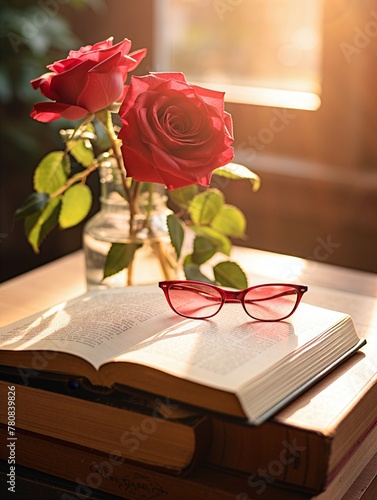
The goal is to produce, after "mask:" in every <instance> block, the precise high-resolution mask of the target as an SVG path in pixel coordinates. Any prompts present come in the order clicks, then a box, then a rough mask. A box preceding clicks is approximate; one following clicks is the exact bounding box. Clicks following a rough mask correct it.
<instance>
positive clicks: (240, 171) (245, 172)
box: [212, 163, 261, 192]
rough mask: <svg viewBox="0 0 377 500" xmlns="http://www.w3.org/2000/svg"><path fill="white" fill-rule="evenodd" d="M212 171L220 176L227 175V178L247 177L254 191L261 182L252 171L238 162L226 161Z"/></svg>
mask: <svg viewBox="0 0 377 500" xmlns="http://www.w3.org/2000/svg"><path fill="white" fill-rule="evenodd" d="M212 173H213V174H215V175H219V176H221V177H227V178H228V179H235V180H237V179H247V180H249V181H250V182H251V186H252V190H253V191H254V192H255V191H258V189H259V187H260V183H261V181H260V178H259V176H258V175H257V174H254V172H252V171H251V170H249V169H248V168H247V167H245V166H244V165H240V164H239V163H228V164H227V165H224V166H223V167H220V168H217V169H216V170H214V171H213V172H212Z"/></svg>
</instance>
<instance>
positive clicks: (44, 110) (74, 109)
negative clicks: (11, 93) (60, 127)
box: [30, 102, 88, 123]
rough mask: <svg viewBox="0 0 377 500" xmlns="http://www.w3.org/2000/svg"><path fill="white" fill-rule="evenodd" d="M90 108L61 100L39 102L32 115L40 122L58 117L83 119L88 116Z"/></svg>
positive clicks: (50, 120)
mask: <svg viewBox="0 0 377 500" xmlns="http://www.w3.org/2000/svg"><path fill="white" fill-rule="evenodd" d="M87 114H88V110H86V109H83V108H80V107H78V106H71V105H69V104H61V103H59V102H39V103H37V104H35V105H34V107H33V109H32V111H31V113H30V116H31V117H32V118H34V120H37V121H39V122H44V123H47V122H52V121H54V120H57V119H58V118H62V117H63V118H66V119H67V120H81V119H82V118H85V116H87Z"/></svg>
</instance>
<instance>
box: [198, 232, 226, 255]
mask: <svg viewBox="0 0 377 500" xmlns="http://www.w3.org/2000/svg"><path fill="white" fill-rule="evenodd" d="M192 229H193V230H194V231H195V233H196V234H199V235H202V236H203V235H204V236H207V237H208V238H209V239H210V240H211V241H212V243H213V245H214V247H216V249H217V251H218V252H221V253H223V254H225V255H230V251H231V249H232V243H231V241H230V240H229V238H227V237H226V236H225V235H224V234H221V233H219V232H218V231H216V230H215V229H212V228H211V227H203V226H201V227H197V226H192Z"/></svg>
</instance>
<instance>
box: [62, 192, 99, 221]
mask: <svg viewBox="0 0 377 500" xmlns="http://www.w3.org/2000/svg"><path fill="white" fill-rule="evenodd" d="M62 198H63V199H62V207H61V210H60V214H59V226H60V227H61V228H62V229H66V228H68V227H72V226H76V225H77V224H79V223H80V222H81V221H82V220H84V219H85V217H86V216H87V215H88V213H89V210H90V208H91V206H92V192H91V190H90V188H88V186H86V185H85V184H75V185H73V186H71V187H70V188H68V189H67V191H66V192H65V193H64V195H63V197H62Z"/></svg>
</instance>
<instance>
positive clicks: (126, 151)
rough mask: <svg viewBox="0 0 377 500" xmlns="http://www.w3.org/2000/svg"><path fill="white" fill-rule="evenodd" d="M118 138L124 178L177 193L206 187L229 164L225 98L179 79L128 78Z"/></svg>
mask: <svg viewBox="0 0 377 500" xmlns="http://www.w3.org/2000/svg"><path fill="white" fill-rule="evenodd" d="M119 115H120V117H121V120H122V122H123V127H122V128H121V130H120V132H119V138H120V139H121V140H122V143H123V145H122V154H123V159H124V162H125V167H126V170H127V175H128V176H130V177H132V178H134V179H135V180H138V181H146V182H156V183H159V184H165V185H166V186H167V187H168V188H169V189H177V188H180V187H183V186H187V185H190V184H201V185H202V186H208V185H209V182H210V180H211V175H212V171H213V170H214V169H216V168H218V167H221V166H223V165H225V164H227V163H229V162H230V161H231V160H232V159H233V155H234V152H233V148H232V147H231V143H232V141H233V136H232V121H231V117H230V115H229V114H228V113H226V112H225V111H224V94H223V93H222V92H216V91H213V90H208V89H205V88H202V87H197V86H195V85H189V84H188V83H187V82H186V80H185V77H184V76H183V74H181V73H151V74H149V75H148V76H143V77H135V76H133V77H131V81H130V85H129V88H128V90H127V93H126V96H125V99H124V101H123V104H122V106H121V108H120V111H119Z"/></svg>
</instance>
